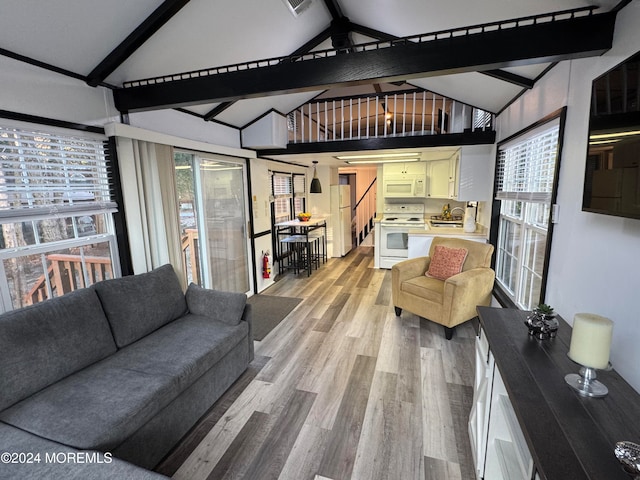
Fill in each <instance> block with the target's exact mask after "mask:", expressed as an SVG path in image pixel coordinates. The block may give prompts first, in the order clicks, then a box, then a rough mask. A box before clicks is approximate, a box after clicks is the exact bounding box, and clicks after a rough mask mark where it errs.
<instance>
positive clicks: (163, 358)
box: [0, 315, 248, 451]
mask: <svg viewBox="0 0 640 480" xmlns="http://www.w3.org/2000/svg"><path fill="white" fill-rule="evenodd" d="M247 333H248V326H247V325H246V323H245V322H243V323H242V324H240V325H237V326H229V325H226V324H223V323H219V322H213V321H211V320H210V319H207V318H204V317H201V316H197V315H187V316H186V317H184V318H181V319H179V320H176V321H175V322H172V323H171V324H169V325H167V326H165V327H163V328H161V329H160V330H157V331H156V332H153V333H152V334H150V335H149V336H147V337H145V338H143V339H142V340H140V341H139V342H135V343H133V344H131V345H129V346H127V347H126V348H124V349H121V350H120V351H118V352H117V353H116V354H114V355H112V356H111V357H109V358H107V359H105V360H103V361H102V362H99V363H97V364H95V365H92V366H90V367H88V368H86V369H84V370H82V371H80V372H78V373H76V374H75V375H72V376H70V377H67V378H66V379H64V380H62V381H60V382H58V383H56V384H54V385H51V386H50V387H48V388H46V389H45V390H43V391H41V392H39V393H37V394H35V395H33V396H32V397H30V398H27V399H26V400H23V401H22V402H20V403H18V404H16V405H14V406H13V407H11V408H9V409H8V410H6V411H4V412H0V420H2V421H4V422H6V423H9V424H11V425H14V426H16V427H19V428H21V429H24V430H26V431H28V432H31V433H34V434H36V435H39V436H42V437H45V438H48V439H51V440H54V441H57V442H60V443H64V444H66V445H70V446H73V447H75V448H81V449H95V450H102V451H109V450H112V449H114V448H115V447H117V446H118V445H119V444H120V443H122V442H123V441H124V440H126V439H127V438H128V437H130V436H131V435H132V434H133V433H134V432H136V431H137V430H138V429H139V428H140V427H142V426H143V425H144V424H146V423H147V422H148V421H149V420H150V419H152V418H153V417H154V416H155V415H156V414H157V413H158V412H159V411H160V410H162V409H163V408H164V407H165V406H167V405H168V404H169V403H170V402H171V401H172V400H173V399H175V398H176V397H177V396H178V395H179V394H180V393H181V392H182V391H183V390H184V389H185V388H186V387H187V386H189V385H191V384H192V383H193V382H195V381H196V380H197V379H198V378H199V377H200V376H201V375H202V374H203V373H204V372H206V371H207V370H208V369H209V368H211V367H212V366H214V365H215V364H216V362H217V361H218V360H220V359H221V358H222V357H223V356H224V355H225V354H226V353H227V352H228V351H230V350H231V349H232V348H233V347H234V346H236V345H237V344H238V342H240V341H246V335H247Z"/></svg>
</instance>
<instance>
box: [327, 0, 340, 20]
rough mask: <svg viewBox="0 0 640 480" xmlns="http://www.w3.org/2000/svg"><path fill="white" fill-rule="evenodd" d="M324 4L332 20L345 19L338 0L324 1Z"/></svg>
mask: <svg viewBox="0 0 640 480" xmlns="http://www.w3.org/2000/svg"><path fill="white" fill-rule="evenodd" d="M324 4H325V5H326V6H327V9H328V10H329V13H330V14H331V18H332V19H334V20H339V19H340V18H344V14H343V13H342V9H341V8H340V5H339V4H338V2H337V1H336V0H324Z"/></svg>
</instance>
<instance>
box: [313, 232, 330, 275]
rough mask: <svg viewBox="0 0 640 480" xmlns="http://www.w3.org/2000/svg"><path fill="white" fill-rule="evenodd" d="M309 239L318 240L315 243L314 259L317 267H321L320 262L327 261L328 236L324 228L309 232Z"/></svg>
mask: <svg viewBox="0 0 640 480" xmlns="http://www.w3.org/2000/svg"><path fill="white" fill-rule="evenodd" d="M309 239H310V240H311V239H314V240H316V243H315V245H314V259H315V263H316V268H320V262H321V261H322V264H324V263H326V261H327V238H326V236H325V234H324V229H320V228H318V229H316V230H312V231H311V232H309Z"/></svg>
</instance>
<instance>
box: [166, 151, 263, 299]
mask: <svg viewBox="0 0 640 480" xmlns="http://www.w3.org/2000/svg"><path fill="white" fill-rule="evenodd" d="M175 162H176V180H177V181H176V183H177V185H178V197H179V202H180V226H181V235H182V251H183V259H184V262H185V266H186V270H187V272H188V281H189V282H194V283H197V284H198V285H201V286H203V287H205V288H212V289H216V290H224V291H229V292H239V293H249V292H250V290H251V285H252V283H253V272H252V270H251V268H250V262H249V258H250V256H249V252H250V240H249V235H248V228H247V211H248V204H247V194H246V192H247V172H246V163H245V161H244V160H243V159H236V158H233V157H225V156H221V155H206V156H200V155H197V154H192V153H185V152H176V155H175Z"/></svg>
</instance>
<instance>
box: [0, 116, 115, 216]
mask: <svg viewBox="0 0 640 480" xmlns="http://www.w3.org/2000/svg"><path fill="white" fill-rule="evenodd" d="M0 162H1V165H0V211H1V213H0V215H1V216H2V217H4V218H6V217H9V216H22V215H25V214H28V215H31V214H35V213H42V212H48V211H51V210H52V209H55V210H56V211H57V212H58V213H62V212H64V211H77V210H86V209H87V208H96V207H98V208H105V207H106V208H115V203H113V202H111V185H110V182H109V178H110V177H109V174H108V169H107V161H106V152H105V146H104V142H103V141H101V140H97V139H92V138H81V137H72V136H60V135H53V134H48V133H43V132H37V131H28V130H23V129H17V128H7V127H0Z"/></svg>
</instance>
